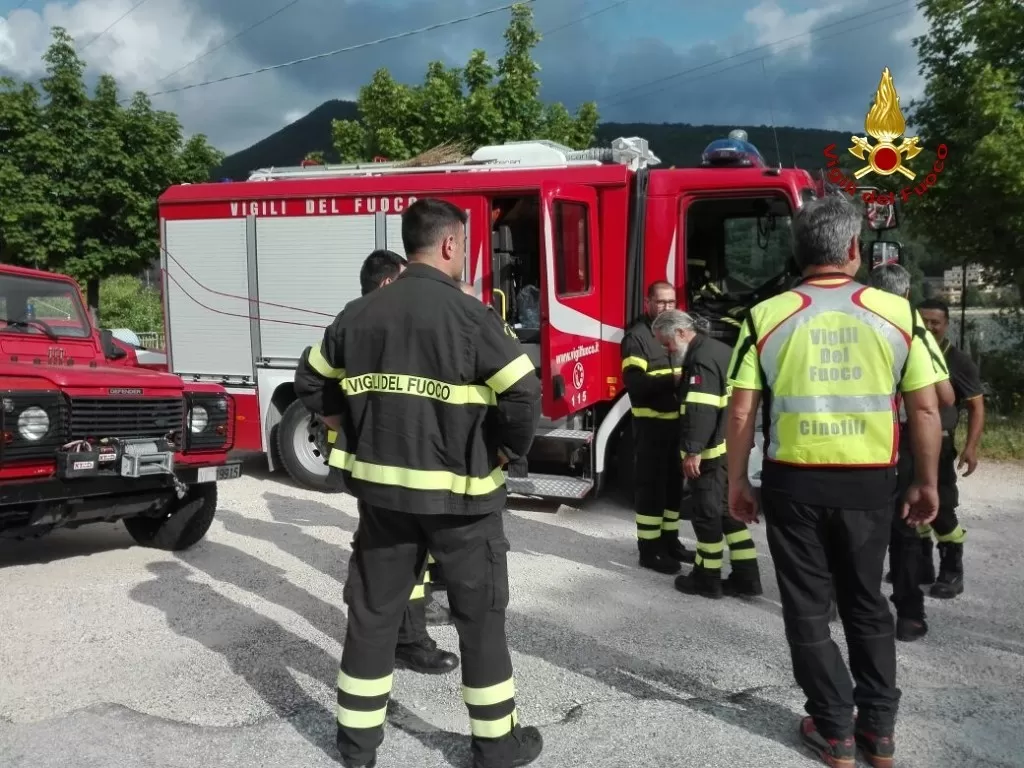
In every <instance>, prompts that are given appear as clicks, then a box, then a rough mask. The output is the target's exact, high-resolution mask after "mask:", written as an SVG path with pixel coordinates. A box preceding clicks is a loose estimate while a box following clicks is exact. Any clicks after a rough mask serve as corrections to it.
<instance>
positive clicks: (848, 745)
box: [800, 717, 857, 768]
mask: <svg viewBox="0 0 1024 768" xmlns="http://www.w3.org/2000/svg"><path fill="white" fill-rule="evenodd" d="M800 740H801V741H803V743H804V746H805V747H807V748H808V749H810V750H811V751H813V752H814V753H815V754H816V755H817V756H818V757H819V758H821V759H822V761H823V762H824V763H825V765H830V766H832V768H854V766H855V765H856V763H857V745H856V743H855V742H854V739H853V736H847V737H846V738H845V739H826V738H825V737H824V736H822V735H821V733H820V732H819V731H818V726H816V725H815V724H814V718H812V717H805V718H804V719H803V720H801V721H800Z"/></svg>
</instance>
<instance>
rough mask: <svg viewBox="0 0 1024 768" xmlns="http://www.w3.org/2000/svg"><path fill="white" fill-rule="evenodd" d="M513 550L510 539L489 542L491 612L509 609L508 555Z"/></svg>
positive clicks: (490, 540)
mask: <svg viewBox="0 0 1024 768" xmlns="http://www.w3.org/2000/svg"><path fill="white" fill-rule="evenodd" d="M511 549H512V546H511V545H510V544H509V542H508V539H506V538H504V537H502V538H498V539H488V540H487V556H488V558H489V559H490V566H491V610H492V611H503V610H505V609H506V608H507V607H508V553H509V550H511Z"/></svg>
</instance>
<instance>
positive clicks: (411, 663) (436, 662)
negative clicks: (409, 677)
mask: <svg viewBox="0 0 1024 768" xmlns="http://www.w3.org/2000/svg"><path fill="white" fill-rule="evenodd" d="M395 666H396V667H398V668H399V669H408V670H412V671H413V672H419V673H420V674H421V675H444V674H447V673H448V672H453V671H454V670H456V669H458V667H459V657H458V656H456V655H455V654H454V653H448V651H442V650H441V649H440V648H438V647H437V643H435V642H434V641H433V640H431V639H430V638H427V639H426V640H422V641H420V642H418V643H415V644H409V645H399V646H398V647H397V648H395Z"/></svg>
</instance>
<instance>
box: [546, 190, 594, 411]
mask: <svg viewBox="0 0 1024 768" xmlns="http://www.w3.org/2000/svg"><path fill="white" fill-rule="evenodd" d="M541 205H542V211H543V215H542V217H541V228H542V232H543V238H542V242H543V249H542V258H543V259H544V270H543V271H542V272H541V275H542V278H541V279H542V286H541V296H542V300H541V312H542V321H541V383H542V389H543V401H542V406H543V412H544V415H545V416H547V417H548V418H549V419H560V418H562V417H564V416H567V415H569V414H571V413H574V412H576V411H579V410H582V409H584V408H587V407H589V406H591V405H594V404H596V403H597V402H598V401H599V400H600V393H601V381H602V372H601V354H600V351H601V320H600V306H601V291H600V289H601V286H600V284H599V281H600V277H599V276H600V270H599V269H598V265H599V264H600V259H601V253H600V229H599V227H598V216H597V192H596V191H595V190H594V189H593V188H592V187H586V186H581V185H577V184H559V183H550V184H545V185H543V186H542V188H541Z"/></svg>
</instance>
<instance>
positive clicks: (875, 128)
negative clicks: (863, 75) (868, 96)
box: [825, 67, 949, 204]
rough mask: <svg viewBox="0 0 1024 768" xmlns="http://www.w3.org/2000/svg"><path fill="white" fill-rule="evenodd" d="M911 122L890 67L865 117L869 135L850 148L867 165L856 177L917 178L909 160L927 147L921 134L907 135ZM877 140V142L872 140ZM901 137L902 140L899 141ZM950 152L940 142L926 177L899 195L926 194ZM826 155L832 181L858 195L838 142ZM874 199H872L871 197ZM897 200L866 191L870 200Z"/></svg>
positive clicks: (887, 194) (856, 139) (854, 138)
mask: <svg viewBox="0 0 1024 768" xmlns="http://www.w3.org/2000/svg"><path fill="white" fill-rule="evenodd" d="M906 130H907V121H906V119H905V118H904V117H903V112H902V111H901V110H900V97H899V94H898V93H897V92H896V85H895V84H894V83H893V80H892V73H891V72H890V71H889V68H888V67H886V68H885V69H883V70H882V79H881V81H880V82H879V83H878V88H877V90H876V91H875V101H874V103H873V104H872V105H871V109H869V110H868V113H867V116H866V117H865V119H864V132H865V133H866V134H867V135H866V136H852V137H851V141H852V142H853V143H852V144H851V145H850V146H849V147H848V148H847V151H848V152H849V153H850V154H851V155H853V156H854V157H856V158H857V159H858V160H862V161H864V162H865V163H866V164H865V165H864V166H862V167H860V168H858V169H857V170H855V171H854V172H853V178H854V179H862V178H864V177H865V176H867V175H868V174H871V173H875V174H878V175H879V176H892V175H893V174H894V173H899V174H901V175H902V176H904V177H906V178H907V179H908V180H909V181H915V180H916V179H917V178H918V174H917V172H916V171H914V170H913V169H912V168H910V167H908V165H907V164H906V161H908V160H912V159H913V158H915V157H917V156H918V155H919V154H920V153H921V150H922V149H923V147H921V145H920V139H919V138H918V137H917V136H905V135H904V134H905V133H906ZM871 139H874V143H872V142H871ZM897 140H900V141H899V143H897ZM948 154H949V150H948V149H947V147H946V145H945V144H940V145H939V146H938V147H937V148H936V150H935V155H936V158H937V159H936V161H935V163H934V164H933V166H932V168H931V169H930V173H928V174H927V175H926V176H925V178H924V179H922V180H921V181H919V182H918V183H917V184H915V185H914V186H912V187H904V188H902V189H901V190H900V191H899V193H898V194H899V196H900V198H901V199H902V200H903V202H906V201H907V200H908V199H909V198H910V197H911V196H913V195H918V196H920V195H923V194H924V193H925V192H927V191H928V189H929V187H932V186H933V185H934V184H935V183H936V182H937V181H938V175H939V174H940V173H942V170H943V168H944V167H945V162H944V161H945V159H946V156H947V155H948ZM825 157H826V158H827V159H828V161H829V162H828V168H829V173H828V175H829V180H830V181H832V182H833V183H836V184H839V185H840V186H842V187H843V188H844V189H846V190H847V191H848V192H850V193H851V194H857V192H858V188H857V184H856V183H855V182H854V180H853V179H849V178H847V177H846V176H845V175H844V174H843V172H842V170H841V169H840V168H839V156H838V155H837V154H836V145H835V144H830V145H829V146H828V147H826V148H825ZM869 198H870V199H869ZM895 199H896V193H893V192H876V191H870V192H866V193H865V194H864V201H865V202H866V203H881V204H886V203H888V204H891V203H893V202H894V201H895Z"/></svg>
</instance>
